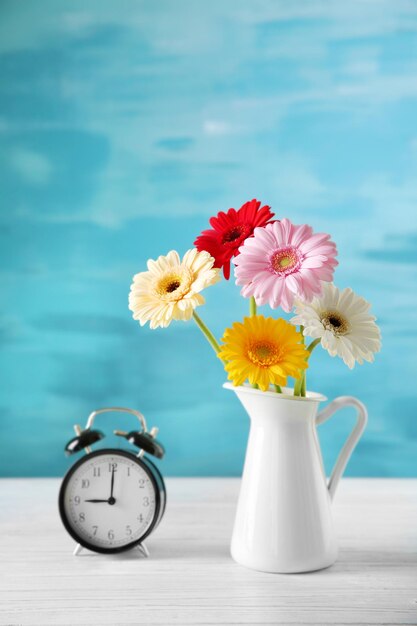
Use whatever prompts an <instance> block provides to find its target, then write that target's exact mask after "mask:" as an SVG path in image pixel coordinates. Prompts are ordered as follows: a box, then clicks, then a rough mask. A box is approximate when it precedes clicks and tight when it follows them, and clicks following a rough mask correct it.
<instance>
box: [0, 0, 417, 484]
mask: <svg viewBox="0 0 417 626" xmlns="http://www.w3.org/2000/svg"><path fill="white" fill-rule="evenodd" d="M0 89H1V97H0V107H1V111H0V163H1V166H0V167H1V169H0V176H1V181H0V189H1V192H0V200H1V291H0V293H1V297H2V305H3V306H2V317H1V327H0V333H1V339H2V342H1V367H2V374H1V386H2V392H1V404H0V406H1V422H0V430H1V441H2V449H1V453H0V473H1V474H2V475H7V476H12V475H58V474H61V473H62V472H63V471H64V469H65V468H66V467H68V465H69V463H70V462H69V461H68V460H66V459H65V458H64V455H63V445H64V444H65V442H66V441H67V439H68V438H69V437H70V436H71V433H72V424H73V423H74V422H81V423H84V422H85V419H86V417H87V415H88V413H89V412H90V411H91V410H92V409H94V408H97V407H99V406H103V405H114V404H116V405H127V406H132V407H137V408H139V409H141V410H142V411H143V412H144V413H145V414H146V416H147V417H148V420H149V422H150V423H151V424H154V423H156V424H158V425H159V426H160V429H161V431H160V438H161V440H162V441H163V442H164V443H165V445H166V447H167V450H168V453H167V456H166V459H165V460H164V461H163V463H162V465H161V467H162V469H163V471H164V472H165V473H166V474H171V475H173V474H174V475H175V474H176V475H192V474H197V475H218V474H225V475H238V474H239V473H240V471H241V466H242V461H243V456H244V449H245V442H246V437H247V432H248V422H247V418H246V416H245V414H244V412H243V409H242V408H241V407H240V405H239V404H238V402H237V399H236V398H235V397H234V396H233V395H232V394H230V393H228V392H225V391H223V390H222V389H221V383H222V381H223V380H224V373H223V371H222V368H221V365H220V363H219V362H217V361H216V359H215V358H214V356H213V354H212V352H211V350H210V347H209V346H208V345H207V344H206V343H205V340H204V338H203V337H202V336H200V334H199V332H198V330H197V329H196V328H195V327H194V326H193V325H192V324H191V323H190V324H185V323H180V322H178V323H176V324H173V325H172V326H171V327H170V328H169V329H168V330H157V331H150V330H149V329H146V328H143V329H141V328H140V327H139V326H138V325H136V324H135V323H134V322H133V320H132V319H131V316H130V312H129V311H128V308H127V294H128V290H129V285H130V281H131V276H132V275H133V274H134V273H136V272H138V271H141V270H143V269H144V266H145V261H146V259H147V258H148V257H156V256H157V255H159V254H162V253H166V252H167V251H169V250H170V249H172V248H176V249H178V250H179V251H180V252H184V251H185V250H186V249H187V248H188V247H191V245H192V242H193V240H194V238H195V236H196V234H198V233H199V232H200V231H201V230H202V229H203V228H205V227H206V226H207V221H208V218H209V216H210V215H212V214H214V213H216V212H217V211H218V210H220V209H227V208H229V207H231V206H235V207H238V206H240V205H241V204H242V203H243V202H244V201H246V200H247V199H250V198H252V197H258V198H260V199H262V201H263V202H265V203H268V204H271V205H272V207H273V209H274V210H275V212H276V214H277V216H278V217H280V216H281V217H283V216H287V217H289V218H290V219H292V220H293V221H294V222H295V223H303V222H308V223H310V224H312V225H313V226H314V228H315V229H316V230H326V231H328V232H330V233H331V234H332V236H333V238H334V240H335V241H336V242H337V244H338V248H339V260H340V266H339V268H338V269H337V273H336V282H337V284H338V285H339V286H340V287H344V286H347V285H349V286H351V287H352V288H353V289H354V290H355V291H357V292H358V293H360V294H361V295H364V296H366V297H367V298H368V299H370V300H371V301H372V302H373V305H374V311H375V313H376V315H377V316H378V318H379V322H380V325H381V328H382V332H383V342H384V345H383V351H382V353H381V354H380V355H379V356H378V357H377V360H376V363H375V365H373V366H370V365H368V364H366V365H364V366H363V367H358V368H357V369H355V370H354V371H353V372H350V371H349V370H348V369H347V368H346V367H345V366H344V365H343V363H342V362H341V361H339V360H337V361H336V360H334V359H331V358H330V357H329V356H328V355H327V354H325V353H324V352H322V353H319V352H318V351H317V352H316V353H315V357H314V367H313V368H312V370H311V374H310V376H309V384H310V387H311V388H313V389H316V390H320V391H322V392H323V393H325V394H326V395H327V396H328V397H330V398H331V397H334V396H336V395H338V394H353V395H357V396H358V397H359V398H361V399H362V400H363V401H364V402H365V403H366V404H367V405H368V407H369V412H370V421H369V426H368V429H367V431H366V435H365V436H364V438H363V441H362V443H361V444H360V445H359V447H358V449H357V451H356V452H355V454H354V457H353V458H352V461H351V463H350V465H349V468H348V474H350V475H352V476H358V475H369V476H412V475H416V473H417V472H416V463H415V459H416V458H417V446H416V434H417V416H416V409H415V408H414V407H415V406H416V404H415V400H416V395H417V393H416V388H415V380H416V365H415V364H416V352H415V348H416V327H417V298H416V286H415V278H416V243H417V224H416V222H417V219H416V216H417V210H416V208H417V176H416V174H417V124H416V121H417V11H416V6H415V5H413V4H410V3H408V2H402V1H401V0H398V1H396V2H384V1H383V0H381V1H380V2H374V3H370V2H367V1H363V2H362V1H357V2H353V3H352V2H344V3H342V2H337V3H335V2H324V1H322V0H312V1H308V2H307V1H306V2H304V1H297V2H293V3H288V2H286V1H284V0H282V1H281V2H266V1H265V2H262V1H254V0H239V1H237V0H236V1H231V2H224V0H212V1H210V2H203V1H193V0H178V1H177V0H175V1H174V0H169V1H165V2H163V1H161V0H158V1H156V2H151V1H148V2H142V1H135V2H132V1H126V0H117V2H116V1H113V2H110V1H109V0H82V1H77V0H59V1H58V2H56V1H55V0H51V1H48V0H39V1H38V2H30V1H21V2H12V1H9V2H7V1H3V2H2V3H1V5H0ZM207 301H208V303H207V306H206V307H205V308H204V310H201V314H202V315H203V316H204V318H205V320H206V321H207V323H208V324H209V325H210V326H211V327H212V329H213V330H214V331H215V332H216V334H218V335H220V334H221V333H222V330H223V328H224V327H225V326H226V325H228V324H230V323H231V322H232V321H233V320H235V319H239V318H241V317H242V316H243V315H244V314H245V313H246V310H247V301H243V300H242V299H241V298H239V294H238V290H237V288H236V287H235V286H234V285H233V284H232V283H225V282H222V283H221V284H219V285H217V286H216V287H214V288H212V289H211V290H209V291H208V292H207ZM114 419H115V418H113V420H112V419H111V418H110V417H106V418H103V420H102V421H101V425H102V427H103V428H110V427H111V426H112V425H113V423H114ZM352 422H353V417H352V416H351V415H350V414H349V413H348V412H346V415H344V414H341V415H340V417H339V419H336V418H335V420H334V422H332V423H329V424H326V425H325V426H323V427H321V428H320V436H321V439H322V444H323V450H324V457H325V462H326V465H327V467H328V468H330V466H331V463H332V462H333V460H334V459H335V457H336V455H337V453H338V451H339V449H340V446H341V442H342V440H343V438H344V437H345V436H346V434H347V432H348V429H349V427H351V425H352ZM116 423H117V425H118V426H119V427H129V426H132V425H133V424H132V422H130V421H129V420H128V419H126V418H124V417H121V418H120V419H118V420H116ZM109 441H110V440H109Z"/></svg>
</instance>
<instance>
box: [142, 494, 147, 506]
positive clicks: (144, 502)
mask: <svg viewBox="0 0 417 626" xmlns="http://www.w3.org/2000/svg"><path fill="white" fill-rule="evenodd" d="M142 504H143V506H149V498H148V496H144V498H143V500H142Z"/></svg>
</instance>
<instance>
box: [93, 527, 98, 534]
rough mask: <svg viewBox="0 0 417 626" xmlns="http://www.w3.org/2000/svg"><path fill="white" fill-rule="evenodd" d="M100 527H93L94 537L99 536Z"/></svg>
mask: <svg viewBox="0 0 417 626" xmlns="http://www.w3.org/2000/svg"><path fill="white" fill-rule="evenodd" d="M97 531H98V526H93V537H95V536H96V535H97Z"/></svg>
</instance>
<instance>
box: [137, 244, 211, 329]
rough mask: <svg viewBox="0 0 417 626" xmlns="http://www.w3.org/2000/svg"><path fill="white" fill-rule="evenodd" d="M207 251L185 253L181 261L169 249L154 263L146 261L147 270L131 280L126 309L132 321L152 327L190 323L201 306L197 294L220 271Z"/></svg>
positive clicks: (202, 301) (201, 298) (200, 297)
mask: <svg viewBox="0 0 417 626" xmlns="http://www.w3.org/2000/svg"><path fill="white" fill-rule="evenodd" d="M213 263H214V259H213V257H212V256H210V254H209V253H208V252H205V251H202V252H199V251H198V250H197V249H196V248H193V249H191V250H188V252H186V253H185V255H184V258H183V259H182V261H181V259H180V257H179V255H178V252H175V250H171V252H168V254H167V255H166V256H160V257H158V258H157V260H156V261H153V260H152V259H149V261H148V263H147V265H148V271H147V272H140V273H139V274H136V275H135V276H134V277H133V283H132V285H131V287H130V294H129V309H130V310H131V311H133V319H135V320H138V321H139V322H140V325H141V326H143V325H144V324H146V322H150V327H151V328H157V327H158V326H162V327H166V326H169V324H170V323H171V321H172V320H189V319H190V318H191V316H192V314H193V311H194V309H195V307H196V306H199V305H200V304H204V302H205V300H204V298H203V296H201V295H200V293H199V292H200V291H202V290H203V289H204V288H205V287H209V285H213V284H214V283H216V282H217V281H219V280H220V276H219V271H220V270H219V269H217V268H215V267H213Z"/></svg>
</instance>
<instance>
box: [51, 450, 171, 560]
mask: <svg viewBox="0 0 417 626" xmlns="http://www.w3.org/2000/svg"><path fill="white" fill-rule="evenodd" d="M160 509H161V497H160V489H159V488H158V486H157V483H156V480H155V477H154V476H153V475H152V469H151V468H150V467H149V466H148V464H147V463H146V462H144V461H141V460H140V459H138V458H137V457H135V456H133V454H130V453H128V452H123V451H119V450H101V451H97V452H93V453H91V454H87V455H86V456H84V457H83V458H82V459H80V460H79V461H78V462H77V463H76V464H75V465H74V466H73V467H72V468H71V470H70V471H69V472H68V474H67V475H66V477H65V479H64V482H63V484H62V487H61V493H60V511H61V517H62V520H63V522H64V525H65V526H66V528H67V530H68V532H69V533H70V534H71V535H72V536H73V537H74V539H76V541H78V542H79V543H80V544H81V545H83V546H85V547H87V548H90V549H92V550H96V551H98V552H119V551H121V550H125V549H127V548H129V547H133V545H135V544H137V543H139V542H140V541H141V539H143V538H144V537H145V535H147V534H149V532H150V531H151V530H152V528H153V526H154V525H155V523H156V522H157V521H158V520H157V518H158V514H159V512H160Z"/></svg>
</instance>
